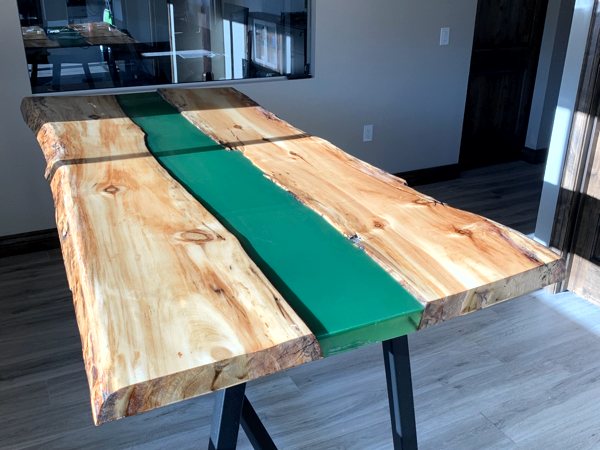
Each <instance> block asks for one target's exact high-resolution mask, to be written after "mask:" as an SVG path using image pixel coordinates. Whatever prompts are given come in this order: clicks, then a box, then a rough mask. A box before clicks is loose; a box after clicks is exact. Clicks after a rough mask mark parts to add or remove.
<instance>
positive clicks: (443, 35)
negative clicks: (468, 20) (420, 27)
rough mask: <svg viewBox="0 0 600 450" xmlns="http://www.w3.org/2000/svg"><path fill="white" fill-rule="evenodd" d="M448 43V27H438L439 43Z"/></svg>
mask: <svg viewBox="0 0 600 450" xmlns="http://www.w3.org/2000/svg"><path fill="white" fill-rule="evenodd" d="M449 43H450V28H449V27H443V28H440V45H448V44H449Z"/></svg>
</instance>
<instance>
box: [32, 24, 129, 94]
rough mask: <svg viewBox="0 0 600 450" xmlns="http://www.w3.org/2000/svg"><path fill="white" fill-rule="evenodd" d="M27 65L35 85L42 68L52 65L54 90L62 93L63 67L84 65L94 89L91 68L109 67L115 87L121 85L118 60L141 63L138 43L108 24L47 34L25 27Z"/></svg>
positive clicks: (71, 26)
mask: <svg viewBox="0 0 600 450" xmlns="http://www.w3.org/2000/svg"><path fill="white" fill-rule="evenodd" d="M21 32H22V35H23V43H24V45H25V51H26V54H27V62H28V64H31V80H32V85H34V86H35V85H36V84H37V79H38V72H39V65H40V64H51V65H52V86H53V89H55V90H59V89H60V78H61V66H62V64H68V63H71V64H81V66H82V68H83V71H84V74H85V77H86V80H87V83H88V85H89V87H90V88H92V89H93V88H94V87H95V86H94V79H93V77H92V74H91V71H90V67H89V65H90V64H93V63H106V64H107V67H108V69H109V73H110V76H111V79H112V80H113V83H114V85H115V86H119V85H120V76H119V71H118V69H117V65H116V60H117V58H119V57H120V58H125V59H137V54H136V51H134V50H133V47H132V46H133V45H134V44H136V41H135V40H134V39H133V38H131V37H130V36H129V35H127V34H126V33H124V32H122V31H121V30H119V29H118V28H116V27H114V26H112V25H109V24H106V23H104V22H93V23H82V24H71V25H69V26H67V27H56V28H49V29H48V30H46V31H45V30H44V29H42V28H41V27H38V26H31V27H22V28H21Z"/></svg>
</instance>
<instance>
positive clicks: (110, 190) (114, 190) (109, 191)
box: [103, 184, 120, 195]
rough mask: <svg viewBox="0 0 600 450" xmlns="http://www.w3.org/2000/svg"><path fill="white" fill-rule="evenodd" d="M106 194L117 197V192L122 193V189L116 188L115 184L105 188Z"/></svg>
mask: <svg viewBox="0 0 600 450" xmlns="http://www.w3.org/2000/svg"><path fill="white" fill-rule="evenodd" d="M103 191H104V192H106V193H107V194H111V195H115V194H116V193H117V192H119V191H120V189H119V188H118V187H117V186H115V185H114V184H111V185H108V186H107V187H105V188H104V189H103Z"/></svg>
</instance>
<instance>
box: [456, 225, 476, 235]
mask: <svg viewBox="0 0 600 450" xmlns="http://www.w3.org/2000/svg"><path fill="white" fill-rule="evenodd" d="M452 228H454V232H455V233H458V234H460V235H462V236H468V237H472V236H473V232H472V231H471V230H466V229H464V228H457V227H454V226H453V227H452Z"/></svg>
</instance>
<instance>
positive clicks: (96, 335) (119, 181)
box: [22, 88, 564, 423]
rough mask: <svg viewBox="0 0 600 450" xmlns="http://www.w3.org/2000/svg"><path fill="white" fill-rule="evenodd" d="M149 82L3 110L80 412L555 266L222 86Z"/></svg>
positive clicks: (109, 415)
mask: <svg viewBox="0 0 600 450" xmlns="http://www.w3.org/2000/svg"><path fill="white" fill-rule="evenodd" d="M159 93H160V96H161V97H162V98H161V97H160V96H159V95H158V94H133V95H123V96H118V97H114V96H102V97H100V96H96V97H46V98H44V97H35V98H28V99H25V100H24V102H23V106H22V110H23V114H24V117H25V119H26V121H27V123H28V124H29V126H30V127H31V128H32V129H33V130H34V131H35V132H36V134H37V138H38V141H39V142H40V145H41V147H42V150H43V152H44V155H45V157H46V160H47V171H46V176H47V178H48V180H49V181H50V184H51V188H52V192H53V196H54V201H55V204H56V209H57V226H58V230H59V233H60V236H61V246H62V249H63V256H64V259H65V266H66V269H67V275H68V278H69V284H70V286H71V290H72V291H73V298H74V304H75V311H76V316H77V321H78V325H79V329H80V333H81V336H82V344H83V350H84V360H85V363H86V371H87V374H88V381H89V383H90V392H91V399H92V410H93V413H94V418H95V421H96V423H102V422H105V421H107V420H112V419H116V418H119V417H123V416H127V415H132V414H136V413H138V412H142V411H145V410H149V409H152V408H155V407H158V406H162V405H165V404H168V403H172V402H174V401H178V400H182V399H185V398H189V397H192V396H195V395H200V394H202V393H206V392H210V391H213V390H216V389H220V388H224V387H227V386H231V385H234V384H237V383H241V382H244V381H248V380H251V379H254V378H257V377H259V376H263V375H267V374H269V373H273V372H277V371H280V370H284V369H286V368H289V367H293V366H295V365H298V364H303V363H306V362H309V361H312V360H315V359H318V358H320V357H322V356H323V355H328V354H331V353H335V352H336V351H341V350H347V349H350V348H354V347H356V346H360V345H365V344H367V343H370V342H375V341H380V340H384V339H391V338H393V337H397V336H400V335H404V334H407V333H409V332H411V331H414V330H416V329H418V328H424V327H427V326H430V325H433V324H435V323H438V322H441V321H444V320H447V319H449V318H451V317H454V316H458V315H462V314H466V313H468V312H471V311H475V310H477V309H480V308H482V307H485V306H489V305H491V304H493V303H495V302H498V301H502V300H506V299H508V298H512V297H515V296H518V295H521V294H523V293H526V292H529V291H531V290H534V289H538V288H540V287H543V286H545V285H548V284H551V283H553V282H556V281H558V280H560V279H561V277H562V276H563V271H564V268H563V265H562V263H561V261H560V260H559V258H558V257H557V256H556V255H555V254H554V253H552V252H551V251H549V250H548V249H546V248H544V247H542V246H541V245H539V244H537V243H535V242H533V241H532V240H530V239H528V238H526V237H525V236H523V235H521V234H520V233H518V232H516V231H513V230H510V229H508V228H507V227H504V226H502V225H500V224H497V223H494V222H491V221H489V220H487V219H485V218H482V217H480V216H477V215H474V214H471V213H467V212H464V211H460V210H456V209H454V208H452V207H450V206H448V205H444V204H441V203H439V202H437V201H435V200H434V199H432V198H429V197H427V196H424V195H422V194H420V193H418V192H417V191H415V190H413V189H411V188H409V187H407V186H406V184H405V183H404V182H403V181H402V180H401V179H399V178H396V177H394V176H392V175H389V174H386V173H385V172H382V171H380V170H379V169H376V168H374V167H373V166H370V165H368V164H367V163H364V162H362V161H360V160H358V159H356V158H354V157H352V156H350V155H348V154H346V153H344V152H343V151H342V150H340V149H338V148H336V147H335V146H333V145H332V144H331V143H329V142H327V141H324V140H322V139H319V138H316V137H314V136H310V135H307V134H306V133H304V132H302V131H300V130H298V129H296V128H294V127H292V126H291V125H289V124H287V123H286V122H284V121H282V120H281V119H279V118H277V117H276V116H274V115H273V114H271V113H269V112H268V111H266V110H264V109H263V108H261V107H260V106H259V105H257V104H256V103H254V102H253V101H251V100H250V99H248V98H247V97H245V96H243V95H242V94H240V93H239V92H237V91H235V90H233V89H229V88H219V89H201V90H162V91H160V92H159ZM178 110H179V111H181V114H179V111H178Z"/></svg>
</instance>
